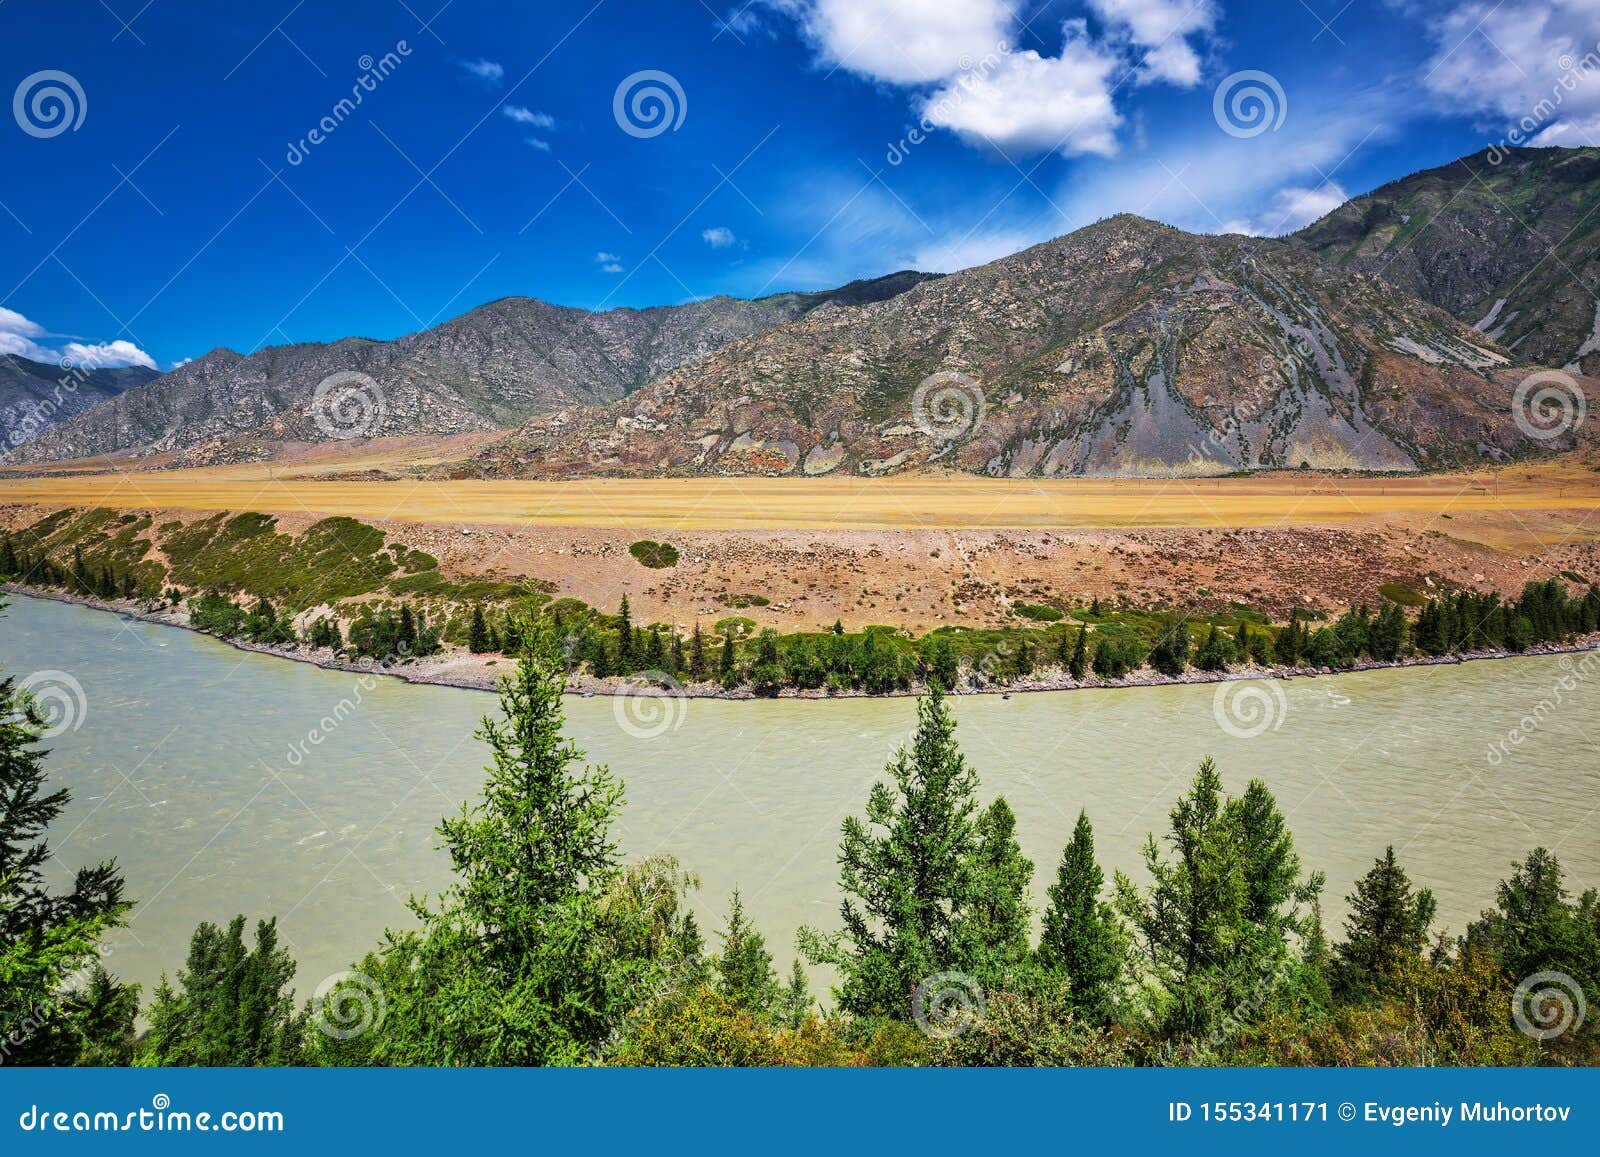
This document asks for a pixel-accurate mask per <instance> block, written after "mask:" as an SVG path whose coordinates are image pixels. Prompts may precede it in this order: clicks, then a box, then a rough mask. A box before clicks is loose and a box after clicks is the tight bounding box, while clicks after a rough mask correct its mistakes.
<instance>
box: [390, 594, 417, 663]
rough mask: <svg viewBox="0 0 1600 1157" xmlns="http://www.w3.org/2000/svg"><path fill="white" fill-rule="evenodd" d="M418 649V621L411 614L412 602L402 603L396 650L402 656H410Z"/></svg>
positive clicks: (396, 636)
mask: <svg viewBox="0 0 1600 1157" xmlns="http://www.w3.org/2000/svg"><path fill="white" fill-rule="evenodd" d="M416 650H417V621H416V619H415V618H413V617H412V615H411V604H410V603H401V604H400V626H399V631H398V633H397V634H396V635H395V651H396V653H397V654H399V655H401V656H409V655H413V654H415V653H416Z"/></svg>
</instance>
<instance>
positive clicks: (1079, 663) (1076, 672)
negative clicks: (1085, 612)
mask: <svg viewBox="0 0 1600 1157" xmlns="http://www.w3.org/2000/svg"><path fill="white" fill-rule="evenodd" d="M1088 670H1089V628H1088V627H1087V626H1080V627H1079V628H1078V641H1077V642H1076V643H1074V644H1073V645H1072V658H1071V659H1069V660H1068V661H1067V673H1068V674H1070V675H1071V676H1072V680H1073V682H1075V683H1082V682H1083V677H1084V675H1085V674H1086V673H1087V672H1088Z"/></svg>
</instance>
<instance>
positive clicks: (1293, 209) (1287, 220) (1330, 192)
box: [1207, 181, 1350, 237]
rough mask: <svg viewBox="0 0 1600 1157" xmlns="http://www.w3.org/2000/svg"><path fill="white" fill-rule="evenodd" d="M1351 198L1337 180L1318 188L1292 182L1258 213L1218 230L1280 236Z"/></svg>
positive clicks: (1326, 213) (1322, 215) (1325, 213)
mask: <svg viewBox="0 0 1600 1157" xmlns="http://www.w3.org/2000/svg"><path fill="white" fill-rule="evenodd" d="M1349 199H1350V194H1349V193H1347V192H1345V190H1344V189H1343V187H1342V186H1340V185H1339V183H1338V182H1337V181H1329V182H1327V183H1325V184H1323V185H1320V186H1318V187H1317V188H1305V187H1302V186H1299V185H1290V186H1288V187H1287V188H1283V189H1279V190H1278V191H1277V192H1276V193H1274V194H1273V195H1272V200H1271V202H1270V203H1269V204H1268V205H1267V207H1266V208H1265V209H1263V210H1262V211H1261V212H1260V213H1259V214H1257V215H1256V216H1254V217H1242V218H1237V219H1235V220H1232V221H1225V222H1224V223H1223V224H1222V225H1221V226H1220V227H1218V228H1217V229H1216V230H1215V232H1218V233H1248V234H1250V235H1251V236H1252V237H1277V236H1280V235H1282V234H1284V233H1293V232H1295V231H1296V230H1297V229H1304V228H1305V227H1306V226H1307V225H1309V224H1311V223H1312V222H1313V221H1320V220H1321V219H1322V218H1324V217H1326V216H1327V215H1328V214H1329V213H1332V212H1333V211H1334V210H1335V209H1337V208H1338V207H1339V206H1340V205H1343V204H1344V203H1345V202H1346V201H1348V200H1349ZM1211 231H1212V230H1207V232H1211Z"/></svg>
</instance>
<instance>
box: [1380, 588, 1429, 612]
mask: <svg viewBox="0 0 1600 1157" xmlns="http://www.w3.org/2000/svg"><path fill="white" fill-rule="evenodd" d="M1378 593H1379V594H1380V595H1382V596H1383V597H1384V598H1386V599H1388V600H1389V601H1390V602H1391V603H1399V604H1400V605H1401V606H1402V607H1420V606H1424V605H1426V603H1427V601H1428V596H1427V595H1425V594H1423V593H1422V592H1421V591H1417V590H1414V589H1412V588H1411V587H1408V586H1406V584H1405V583H1384V584H1382V585H1381V586H1379V587H1378Z"/></svg>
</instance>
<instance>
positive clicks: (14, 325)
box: [0, 306, 45, 337]
mask: <svg viewBox="0 0 1600 1157" xmlns="http://www.w3.org/2000/svg"><path fill="white" fill-rule="evenodd" d="M0 333H9V334H17V335H20V336H22V337H44V336H45V328H44V326H42V325H40V324H39V323H38V322H36V321H29V320H28V319H27V318H25V317H23V316H22V315H21V314H20V313H18V312H17V311H16V310H14V309H6V308H5V307H4V306H0Z"/></svg>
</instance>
